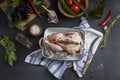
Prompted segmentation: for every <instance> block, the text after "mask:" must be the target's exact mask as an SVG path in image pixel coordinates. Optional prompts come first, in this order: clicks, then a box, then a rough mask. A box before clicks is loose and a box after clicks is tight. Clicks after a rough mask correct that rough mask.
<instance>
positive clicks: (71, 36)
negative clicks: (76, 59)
mask: <svg viewBox="0 0 120 80" xmlns="http://www.w3.org/2000/svg"><path fill="white" fill-rule="evenodd" d="M57 40H62V41H69V42H78V43H80V42H81V41H82V38H81V36H80V34H78V33H77V32H75V33H71V34H69V35H67V36H65V37H61V38H58V39H57Z"/></svg>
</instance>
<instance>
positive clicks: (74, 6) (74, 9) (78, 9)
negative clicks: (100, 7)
mask: <svg viewBox="0 0 120 80" xmlns="http://www.w3.org/2000/svg"><path fill="white" fill-rule="evenodd" d="M71 9H72V10H73V11H74V12H75V13H76V14H77V13H79V12H80V8H79V6H77V5H76V4H73V5H72V6H71Z"/></svg>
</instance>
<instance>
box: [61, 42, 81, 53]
mask: <svg viewBox="0 0 120 80" xmlns="http://www.w3.org/2000/svg"><path fill="white" fill-rule="evenodd" d="M59 45H60V46H61V47H62V48H63V49H64V50H65V51H67V52H68V53H70V54H75V53H76V52H78V51H80V45H75V44H65V45H64V44H61V43H59Z"/></svg>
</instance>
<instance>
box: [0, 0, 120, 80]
mask: <svg viewBox="0 0 120 80" xmlns="http://www.w3.org/2000/svg"><path fill="white" fill-rule="evenodd" d="M1 1H2V0H0V2H1ZM106 1H107V2H106V6H105V9H104V14H103V16H102V18H100V19H96V18H95V17H93V16H89V17H88V18H87V20H88V22H89V24H90V25H91V27H95V26H98V24H100V22H101V21H103V20H104V18H105V17H106V15H107V14H108V11H109V10H112V12H113V16H112V18H113V17H115V16H116V15H118V14H120V0H106ZM94 6H95V0H89V12H90V11H92V10H93V9H94ZM50 9H53V10H55V11H56V13H57V15H58V19H59V22H58V23H57V24H50V23H48V22H47V16H43V18H41V19H39V18H35V19H34V20H32V21H31V22H30V23H29V24H27V25H26V27H27V29H26V30H25V31H24V32H22V31H19V30H17V29H15V28H10V27H9V26H8V23H7V22H8V21H7V16H6V15H5V14H4V13H3V12H2V11H1V10H0V34H2V35H5V36H9V37H10V39H12V40H13V41H15V44H16V53H17V56H18V59H17V61H16V62H15V63H14V66H13V67H10V66H9V65H8V64H7V63H6V62H5V61H4V55H5V49H4V47H2V46H0V80H57V79H56V78H54V77H53V75H52V74H50V72H49V71H48V70H47V69H46V68H45V67H43V66H35V65H31V64H27V63H25V62H24V60H25V57H26V56H27V55H28V54H30V53H31V52H32V51H34V50H36V49H38V48H39V46H38V41H39V39H40V38H41V37H42V36H43V34H42V35H41V36H40V37H31V36H30V34H29V31H28V29H29V26H30V25H32V24H33V23H38V24H41V25H42V26H43V30H45V29H46V28H48V27H73V26H77V25H78V24H79V23H80V18H75V19H71V18H67V17H65V16H63V15H62V14H61V13H60V12H59V10H58V8H57V0H51V6H50ZM19 32H20V33H23V34H24V35H25V36H26V37H28V38H29V39H30V40H31V41H32V43H33V46H32V47H31V48H29V49H28V48H25V47H24V46H22V45H21V44H19V43H18V42H17V41H16V40H15V36H16V35H17V34H18V33H19ZM119 34H120V21H119V22H117V23H116V24H115V26H114V28H113V30H112V31H111V33H110V36H109V38H108V39H107V47H106V48H105V49H100V48H98V50H97V52H96V54H95V56H94V58H93V60H92V62H91V64H90V66H89V68H88V70H87V72H86V75H85V76H83V77H82V78H79V77H78V75H77V74H76V73H75V72H74V71H73V69H72V68H69V69H67V70H66V71H65V73H64V75H63V76H62V78H61V80H120V37H119Z"/></svg>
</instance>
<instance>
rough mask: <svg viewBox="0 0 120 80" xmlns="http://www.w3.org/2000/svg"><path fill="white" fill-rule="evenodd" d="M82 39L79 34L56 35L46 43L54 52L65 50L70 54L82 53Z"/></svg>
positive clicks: (50, 37)
mask: <svg viewBox="0 0 120 80" xmlns="http://www.w3.org/2000/svg"><path fill="white" fill-rule="evenodd" d="M81 42H82V38H81V35H80V34H79V33H78V32H74V33H73V32H71V33H68V34H63V33H54V34H52V35H50V36H48V38H47V39H46V40H45V43H46V44H47V45H48V47H49V48H50V49H51V50H53V51H63V50H65V51H66V52H67V53H69V54H75V53H77V52H78V51H80V47H81Z"/></svg>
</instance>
